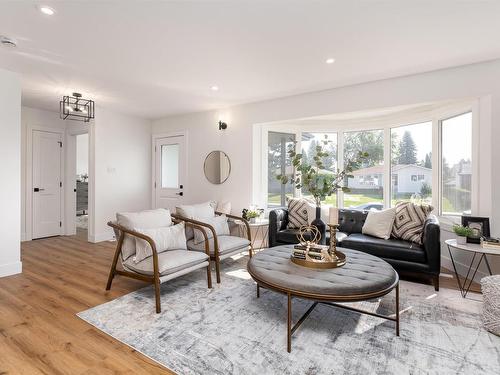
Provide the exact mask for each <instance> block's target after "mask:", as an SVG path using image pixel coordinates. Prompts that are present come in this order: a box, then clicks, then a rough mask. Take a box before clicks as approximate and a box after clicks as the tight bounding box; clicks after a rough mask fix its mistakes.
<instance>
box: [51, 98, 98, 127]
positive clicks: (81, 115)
mask: <svg viewBox="0 0 500 375" xmlns="http://www.w3.org/2000/svg"><path fill="white" fill-rule="evenodd" d="M59 112H60V117H61V118H62V119H63V120H75V121H83V122H89V121H90V120H91V119H93V118H94V101H93V100H89V99H82V94H79V93H77V92H74V93H73V94H72V96H69V95H68V96H63V99H62V100H61V102H60V106H59Z"/></svg>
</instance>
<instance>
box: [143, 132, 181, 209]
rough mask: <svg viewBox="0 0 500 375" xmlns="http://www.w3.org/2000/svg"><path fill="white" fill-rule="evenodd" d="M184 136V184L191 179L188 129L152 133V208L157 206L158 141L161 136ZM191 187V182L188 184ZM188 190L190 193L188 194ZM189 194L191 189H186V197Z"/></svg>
mask: <svg viewBox="0 0 500 375" xmlns="http://www.w3.org/2000/svg"><path fill="white" fill-rule="evenodd" d="M179 136H183V137H184V160H185V161H186V174H185V176H186V181H184V182H183V183H184V185H186V182H187V181H189V167H188V166H189V158H188V155H189V152H188V145H189V143H188V131H187V130H180V131H176V132H171V133H153V134H152V135H151V208H156V187H155V182H156V151H155V147H156V141H157V140H158V139H160V138H170V137H179ZM188 187H189V184H188ZM186 192H187V193H188V194H186ZM188 195H189V189H184V198H186V196H188Z"/></svg>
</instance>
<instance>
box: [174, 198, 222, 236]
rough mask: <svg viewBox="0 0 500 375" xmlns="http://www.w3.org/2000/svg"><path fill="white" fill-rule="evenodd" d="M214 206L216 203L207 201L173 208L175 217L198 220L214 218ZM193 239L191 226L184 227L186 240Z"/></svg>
mask: <svg viewBox="0 0 500 375" xmlns="http://www.w3.org/2000/svg"><path fill="white" fill-rule="evenodd" d="M215 206H217V202H215V201H208V202H204V203H199V204H191V205H182V206H178V207H176V208H175V212H176V213H177V215H180V216H183V217H185V218H188V219H194V218H195V217H198V218H203V219H206V218H209V217H214V216H215ZM193 237H194V232H193V228H192V227H191V226H189V225H188V226H186V238H187V239H188V240H190V239H191V238H193Z"/></svg>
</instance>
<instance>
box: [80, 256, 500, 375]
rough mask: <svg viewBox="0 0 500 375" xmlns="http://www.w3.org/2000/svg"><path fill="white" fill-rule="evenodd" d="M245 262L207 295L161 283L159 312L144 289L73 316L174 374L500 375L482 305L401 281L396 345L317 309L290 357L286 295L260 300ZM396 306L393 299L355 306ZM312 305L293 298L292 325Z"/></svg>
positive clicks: (353, 319)
mask: <svg viewBox="0 0 500 375" xmlns="http://www.w3.org/2000/svg"><path fill="white" fill-rule="evenodd" d="M246 261H247V259H246V257H241V258H239V259H227V260H226V261H224V262H223V267H222V270H223V273H222V283H221V284H219V285H217V284H215V283H214V288H213V289H212V290H209V289H207V288H206V271H205V270H200V271H197V272H194V273H192V274H190V275H186V276H184V277H181V278H178V279H176V280H173V281H170V282H167V283H165V284H163V285H162V289H161V299H162V308H163V311H162V313H161V314H155V312H154V294H153V289H152V287H146V288H143V289H141V290H138V291H135V292H133V293H130V294H127V295H125V296H123V297H120V298H118V299H116V300H113V301H111V302H108V303H105V304H103V305H100V306H96V307H94V308H91V309H89V310H86V311H83V312H81V313H79V314H78V316H79V317H80V318H82V319H84V320H85V321H87V322H88V323H90V324H92V325H93V326H95V327H97V328H98V329H100V330H102V331H103V332H105V333H107V334H109V335H111V336H112V337H114V338H115V339H117V340H119V341H121V342H123V343H125V344H127V345H129V346H131V347H132V348H134V349H135V350H137V351H139V352H141V353H143V354H144V355H146V356H148V357H150V358H152V359H153V360H155V361H157V362H158V363H160V364H162V365H163V366H165V367H167V368H169V369H171V370H173V371H175V372H176V373H178V374H333V373H335V374H344V373H349V374H368V373H370V374H372V373H373V374H424V373H425V374H428V373H431V374H456V373H459V374H497V375H498V374H500V337H497V336H494V335H492V334H490V333H488V332H487V331H485V330H484V329H483V328H482V327H481V317H480V309H481V303H480V302H475V301H472V300H470V299H465V300H464V299H462V297H461V296H460V293H459V292H458V291H456V290H447V289H441V291H440V292H438V293H435V292H434V288H433V287H431V286H428V285H420V284H416V283H410V282H405V281H402V282H401V310H402V311H403V312H402V315H401V336H400V337H396V335H395V328H394V323H393V322H390V321H386V320H382V319H380V318H376V317H371V316H368V315H359V314H357V313H354V312H350V311H347V310H344V309H339V308H335V307H331V306H325V305H319V306H318V307H317V308H316V309H315V310H314V311H313V312H312V314H311V315H310V316H309V317H308V318H307V320H306V321H305V322H304V323H303V324H302V326H301V327H300V328H299V329H298V330H297V331H296V332H295V333H294V335H293V341H292V353H291V354H289V353H287V351H286V303H287V300H286V297H285V296H283V295H280V294H278V293H275V292H272V291H268V290H263V289H261V295H260V298H259V299H257V298H256V288H255V284H254V282H253V280H252V279H251V278H250V277H249V275H248V274H247V272H246ZM117 277H120V276H117ZM476 297H478V296H476ZM393 304H394V296H393V293H392V294H390V295H388V296H385V297H384V298H382V299H381V300H374V301H370V302H363V303H360V304H357V307H361V308H364V309H369V310H371V311H377V312H378V313H383V314H386V313H391V312H392V311H393V310H392V309H393ZM309 305H310V302H308V301H304V300H300V299H294V300H293V317H294V321H297V319H299V317H300V316H301V315H302V314H303V313H304V312H305V311H306V310H307V308H308V307H309Z"/></svg>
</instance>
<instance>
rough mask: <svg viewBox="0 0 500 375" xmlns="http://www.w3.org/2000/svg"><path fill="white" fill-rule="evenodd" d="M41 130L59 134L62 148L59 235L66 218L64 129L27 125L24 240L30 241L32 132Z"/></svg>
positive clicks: (64, 227)
mask: <svg viewBox="0 0 500 375" xmlns="http://www.w3.org/2000/svg"><path fill="white" fill-rule="evenodd" d="M35 131H42V132H47V133H56V134H60V135H61V140H62V143H63V144H62V148H61V166H60V168H61V171H60V173H61V181H62V182H63V186H62V189H61V195H60V200H61V223H62V224H61V232H60V235H63V234H64V233H66V220H65V204H64V198H65V196H66V173H65V168H66V165H65V161H66V137H65V134H66V131H65V129H61V128H56V127H48V126H38V125H29V126H28V127H27V131H26V137H27V139H26V191H25V194H26V215H25V220H26V222H25V226H26V238H25V240H26V241H31V240H32V239H33V132H35Z"/></svg>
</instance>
